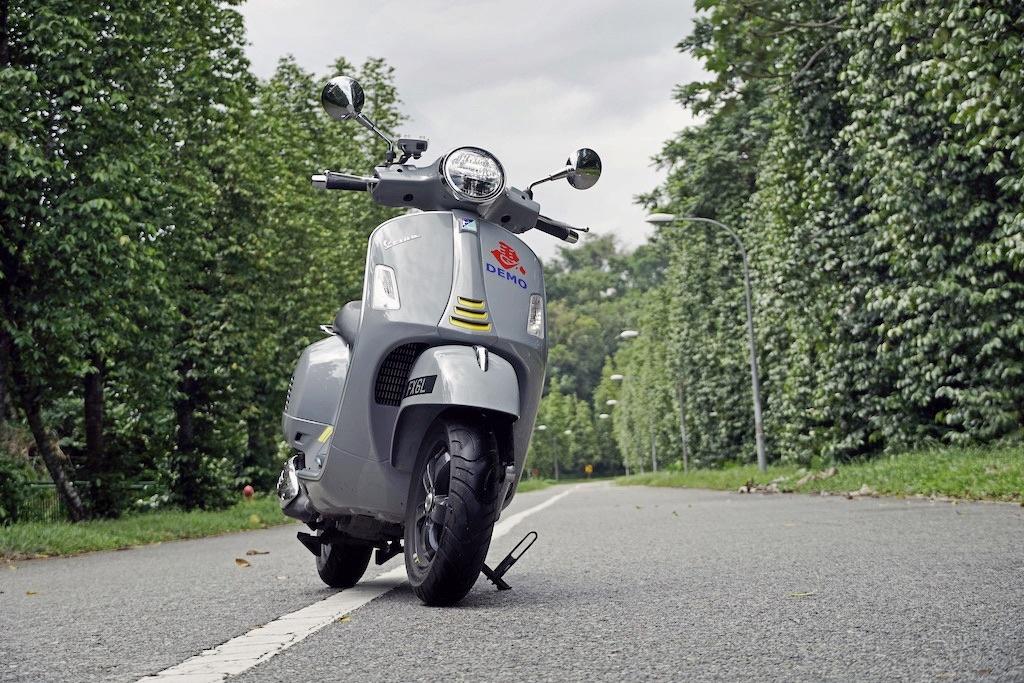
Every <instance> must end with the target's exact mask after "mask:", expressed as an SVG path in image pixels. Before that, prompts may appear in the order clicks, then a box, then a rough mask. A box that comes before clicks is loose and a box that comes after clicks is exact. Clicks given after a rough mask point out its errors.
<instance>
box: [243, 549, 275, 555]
mask: <svg viewBox="0 0 1024 683" xmlns="http://www.w3.org/2000/svg"><path fill="white" fill-rule="evenodd" d="M245 554H246V555H269V554H270V551H269V550H246V551H245Z"/></svg>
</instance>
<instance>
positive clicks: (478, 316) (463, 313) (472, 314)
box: [455, 306, 487, 320]
mask: <svg viewBox="0 0 1024 683" xmlns="http://www.w3.org/2000/svg"><path fill="white" fill-rule="evenodd" d="M455 315H458V316H460V317H462V318H470V319H472V320H487V312H486V311H484V312H483V313H477V312H476V311H467V310H466V309H465V308H463V307H462V306H456V307H455Z"/></svg>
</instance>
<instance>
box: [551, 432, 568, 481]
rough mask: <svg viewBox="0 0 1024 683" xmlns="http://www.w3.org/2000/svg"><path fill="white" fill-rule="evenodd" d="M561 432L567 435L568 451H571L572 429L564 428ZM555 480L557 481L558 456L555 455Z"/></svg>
mask: <svg viewBox="0 0 1024 683" xmlns="http://www.w3.org/2000/svg"><path fill="white" fill-rule="evenodd" d="M562 433H563V434H565V435H566V436H567V437H569V452H570V453H571V452H572V430H571V429H566V430H565V431H564V432H562ZM555 481H558V458H557V457H556V458H555Z"/></svg>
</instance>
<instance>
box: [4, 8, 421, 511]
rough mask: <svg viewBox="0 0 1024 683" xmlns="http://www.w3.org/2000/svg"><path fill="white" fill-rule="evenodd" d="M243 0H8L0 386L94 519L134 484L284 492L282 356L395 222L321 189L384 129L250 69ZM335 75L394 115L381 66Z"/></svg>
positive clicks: (303, 84) (310, 83)
mask: <svg viewBox="0 0 1024 683" xmlns="http://www.w3.org/2000/svg"><path fill="white" fill-rule="evenodd" d="M234 4H236V3H234V2H226V3H225V2H215V1H214V0H199V1H197V2H190V3H186V4H181V3H173V2H165V1H162V0H161V1H158V2H155V3H138V2H128V3H110V2H100V3H72V2H48V3H39V2H28V1H26V2H12V3H9V4H8V3H4V5H3V6H4V8H8V5H9V12H8V15H7V26H8V29H9V30H8V31H7V32H6V33H3V34H0V35H2V42H3V44H2V45H0V58H2V59H3V60H4V64H2V65H0V66H2V68H0V86H2V88H3V92H4V93H5V96H4V98H2V100H0V161H2V163H0V219H2V221H3V231H2V236H0V294H2V297H0V299H2V304H3V310H2V314H3V318H2V320H0V381H3V382H5V383H6V384H7V385H8V386H9V387H10V388H11V389H12V391H11V392H10V394H11V396H12V398H13V399H15V400H14V404H15V405H16V407H17V409H18V411H19V415H17V416H16V417H17V418H18V420H19V421H20V419H22V418H23V417H24V418H26V419H28V416H29V413H30V412H32V413H33V414H38V415H39V416H40V420H39V423H40V427H41V428H40V429H38V430H36V429H34V430H33V431H34V432H36V434H35V438H36V441H37V442H39V443H40V444H42V443H46V442H48V440H50V439H52V438H53V437H54V436H55V437H56V441H55V442H54V443H57V444H59V447H60V449H61V450H62V451H63V454H59V453H58V454H56V455H55V457H52V458H50V461H49V462H48V463H47V467H48V468H50V469H51V473H53V469H52V466H53V467H56V468H58V469H63V470H67V473H66V477H67V478H68V479H74V480H77V481H84V482H85V485H84V487H82V490H81V494H82V496H83V497H84V498H85V505H84V508H85V511H86V512H88V513H91V514H93V515H117V514H118V513H119V512H120V511H121V508H122V507H123V506H124V505H125V504H126V503H127V502H128V500H129V496H126V495H124V491H123V486H124V485H125V484H126V483H128V482H129V481H130V480H132V479H139V478H144V479H152V478H157V479H159V480H160V481H161V482H162V483H163V484H164V485H165V486H167V487H169V488H170V490H171V492H172V494H173V495H172V500H173V502H175V503H177V504H180V505H182V506H184V507H186V508H193V507H202V508H215V507H220V506H223V505H225V504H226V503H227V502H228V500H229V495H230V492H233V491H235V490H237V488H238V487H239V486H240V485H242V484H243V483H250V482H251V483H254V484H256V485H259V486H269V485H270V484H272V483H273V480H274V478H275V477H276V470H277V469H278V468H279V464H280V463H279V461H278V456H277V453H278V439H279V436H278V425H279V422H280V412H281V409H282V408H283V402H284V396H285V392H286V389H287V383H288V377H289V375H290V372H291V366H292V364H293V362H294V360H295V358H296V357H297V356H298V353H299V351H300V349H301V348H302V347H303V346H304V345H306V344H308V343H309V342H311V341H313V340H314V339H315V338H316V337H317V335H318V332H317V328H316V325H317V323H318V322H326V321H327V320H330V319H331V318H332V317H333V314H334V311H335V310H336V309H337V307H338V306H340V305H341V304H343V303H344V302H345V301H347V300H349V299H353V298H357V297H358V294H359V291H360V287H361V281H362V267H363V249H364V245H365V241H366V236H367V235H368V234H369V231H370V230H371V229H372V228H373V227H374V226H376V225H377V224H378V223H380V222H381V221H382V220H384V219H385V218H387V217H390V216H391V215H393V212H392V211H391V210H386V209H381V208H380V207H377V206H375V205H373V204H372V203H371V202H370V200H369V198H368V197H356V196H354V194H353V193H349V194H346V195H345V196H344V197H339V196H338V194H337V193H332V194H331V195H326V194H319V193H315V192H314V191H312V190H311V189H310V187H309V182H308V177H309V174H310V173H311V172H315V171H317V170H320V169H323V168H327V167H330V168H342V169H350V170H354V171H365V170H366V169H368V168H370V167H371V166H372V165H373V162H374V161H376V160H377V159H379V158H380V156H381V152H382V150H381V147H380V144H379V142H378V141H377V140H376V139H373V138H372V137H370V136H369V134H368V133H366V132H365V131H363V130H362V129H361V128H359V127H357V126H341V125H338V124H337V123H335V122H333V121H330V120H329V119H328V118H327V117H326V115H325V114H323V113H322V112H321V111H320V108H319V106H318V94H319V89H320V85H321V83H322V78H318V77H314V76H313V75H312V74H310V73H307V72H305V71H303V70H302V69H300V68H299V67H298V66H297V65H296V64H295V63H294V61H293V60H290V59H287V60H283V61H282V63H281V64H280V65H279V68H278V70H277V72H276V73H275V74H274V76H273V77H272V78H271V79H270V80H269V81H267V82H259V81H257V79H256V78H255V77H253V76H252V75H251V74H250V73H249V67H248V63H247V61H246V59H245V56H244V45H245V33H244V27H243V23H242V18H241V16H240V15H239V14H238V12H236V11H235V10H234V8H233V5H234ZM336 71H344V72H346V73H350V74H353V75H355V76H357V77H358V78H360V80H361V82H362V84H363V86H364V88H365V89H366V92H367V105H366V110H367V112H368V113H370V114H371V115H372V116H374V117H375V118H376V120H377V121H378V123H379V124H380V125H381V126H382V127H384V128H385V129H391V128H393V127H395V126H396V125H397V124H398V123H399V122H400V121H401V116H400V114H399V113H398V111H397V93H396V91H395V88H394V85H393V82H392V72H391V70H390V68H389V67H388V66H387V65H386V64H384V63H383V62H382V61H380V60H370V61H368V62H367V63H366V64H364V65H363V66H362V67H361V68H358V69H356V68H353V67H352V66H351V65H349V64H347V63H346V62H345V61H344V60H339V62H338V63H336V64H335V65H333V66H332V72H336ZM90 388H91V392H90ZM29 421H31V420H29ZM38 450H39V452H40V453H41V454H42V455H43V457H44V458H45V457H46V450H45V449H43V448H39V449H38ZM61 455H63V456H67V458H66V459H65V458H63V457H61ZM54 476H57V475H54Z"/></svg>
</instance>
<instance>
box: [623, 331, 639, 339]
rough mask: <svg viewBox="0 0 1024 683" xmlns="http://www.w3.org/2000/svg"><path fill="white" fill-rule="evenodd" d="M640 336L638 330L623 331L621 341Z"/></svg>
mask: <svg viewBox="0 0 1024 683" xmlns="http://www.w3.org/2000/svg"><path fill="white" fill-rule="evenodd" d="M639 336H640V333H639V332H637V331H636V330H623V331H622V332H619V339H636V338H637V337H639Z"/></svg>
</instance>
